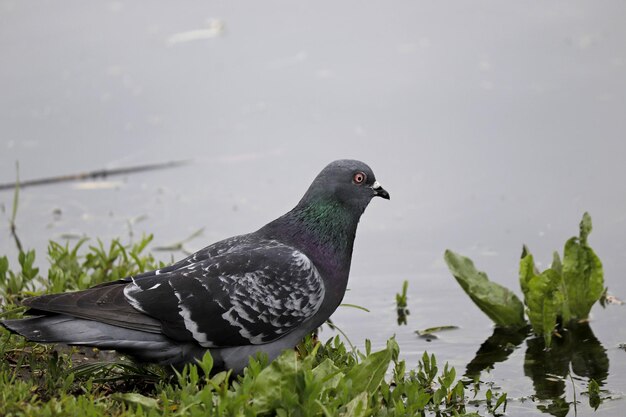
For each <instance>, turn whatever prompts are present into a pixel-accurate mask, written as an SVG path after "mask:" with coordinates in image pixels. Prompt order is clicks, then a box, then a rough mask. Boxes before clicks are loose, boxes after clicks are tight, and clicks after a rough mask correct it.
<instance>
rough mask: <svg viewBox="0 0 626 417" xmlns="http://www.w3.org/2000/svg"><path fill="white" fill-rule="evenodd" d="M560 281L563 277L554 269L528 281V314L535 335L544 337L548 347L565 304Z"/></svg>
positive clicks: (526, 299)
mask: <svg viewBox="0 0 626 417" xmlns="http://www.w3.org/2000/svg"><path fill="white" fill-rule="evenodd" d="M528 256H530V255H528ZM525 259H526V258H525ZM560 280H561V277H560V276H559V275H558V274H557V273H556V272H555V271H554V270H552V269H547V270H545V271H543V272H542V273H541V274H540V275H534V276H532V277H531V278H530V279H528V280H527V288H528V291H527V292H526V294H525V297H524V298H525V301H526V305H527V307H528V308H527V309H526V313H527V314H528V319H529V320H530V324H531V325H532V326H533V330H534V331H535V333H536V334H538V335H542V336H543V337H544V340H545V343H546V346H550V342H551V340H552V331H553V330H554V327H555V326H556V320H557V316H558V315H559V313H560V311H561V306H562V304H563V299H564V298H563V294H562V293H561V291H560V288H559V286H560Z"/></svg>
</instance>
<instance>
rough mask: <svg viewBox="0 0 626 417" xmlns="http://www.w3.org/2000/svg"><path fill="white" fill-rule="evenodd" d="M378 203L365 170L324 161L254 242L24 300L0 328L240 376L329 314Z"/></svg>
mask: <svg viewBox="0 0 626 417" xmlns="http://www.w3.org/2000/svg"><path fill="white" fill-rule="evenodd" d="M376 196H378V197H382V198H384V199H389V193H388V192H387V191H386V190H385V189H384V188H383V187H382V186H381V185H380V183H378V181H376V177H375V176H374V173H373V171H372V170H371V168H370V167H369V166H368V165H366V164H365V163H363V162H360V161H356V160H348V159H344V160H338V161H334V162H331V163H330V164H329V165H327V166H326V167H325V168H324V169H323V170H322V171H321V172H320V173H319V175H318V176H317V177H316V178H315V179H314V180H313V183H312V184H311V185H310V187H309V189H308V190H307V192H306V193H305V194H304V196H303V197H302V199H301V200H300V202H299V203H298V204H297V205H296V206H295V207H294V208H293V209H292V210H291V211H289V212H288V213H286V214H284V215H283V216H281V217H279V218H277V219H276V220H274V221H272V222H270V223H268V224H266V225H265V226H263V227H262V228H260V229H259V230H257V231H256V232H252V233H249V234H245V235H240V236H234V237H231V238H227V239H225V240H222V241H219V242H217V243H214V244H212V245H210V246H207V247H206V248H204V249H201V250H199V251H198V252H196V253H194V254H192V255H191V256H189V257H187V258H185V259H183V260H181V261H179V262H176V263H174V264H172V265H170V266H167V267H164V268H161V269H157V270H154V271H150V272H146V273H142V274H139V275H134V276H129V277H126V278H123V279H119V280H116V281H112V282H107V283H104V284H100V285H97V286H94V287H91V288H89V289H86V290H82V291H76V292H68V293H60V294H50V295H42V296H38V297H32V298H28V299H25V300H24V301H23V305H24V306H26V307H28V309H29V310H28V311H27V314H28V315H30V317H28V318H23V319H13V320H4V321H0V323H1V324H2V325H3V326H4V327H6V328H7V329H9V330H10V331H12V332H15V333H18V334H20V335H22V336H24V337H25V338H26V339H28V340H31V341H34V342H39V343H64V344H68V345H79V346H93V347H97V348H99V349H103V350H116V351H118V352H120V353H122V354H126V355H129V356H131V357H132V358H134V359H136V360H137V361H140V362H150V363H157V364H160V365H171V366H173V367H175V368H179V369H180V368H182V367H183V366H184V365H185V364H187V363H190V362H195V361H196V360H198V359H201V358H202V356H203V355H204V354H205V353H206V352H207V350H208V351H209V352H210V353H211V356H212V357H213V361H214V368H213V369H214V371H216V372H217V371H220V370H232V371H233V372H234V373H241V372H243V369H244V368H245V367H246V365H247V364H248V362H249V358H250V357H254V356H255V355H256V354H257V353H259V352H262V353H264V354H266V355H267V357H268V359H269V360H273V359H275V358H276V357H277V356H278V355H279V354H280V353H281V352H282V351H283V350H285V349H292V348H294V346H296V345H297V344H298V343H299V342H300V341H301V340H302V339H303V338H304V337H305V336H306V335H308V334H310V333H312V332H314V331H315V330H316V329H317V328H318V327H320V326H321V325H322V324H323V323H324V322H325V321H326V320H327V319H328V318H329V317H330V316H331V314H333V312H334V311H335V310H336V309H337V307H338V306H339V304H340V303H341V301H342V299H343V297H344V294H345V291H346V286H347V284H348V275H349V272H350V263H351V259H352V249H353V245H354V238H355V234H356V229H357V224H358V222H359V219H360V217H361V215H362V214H363V211H364V210H365V208H366V207H367V205H368V204H369V202H370V200H371V199H372V198H373V197H376Z"/></svg>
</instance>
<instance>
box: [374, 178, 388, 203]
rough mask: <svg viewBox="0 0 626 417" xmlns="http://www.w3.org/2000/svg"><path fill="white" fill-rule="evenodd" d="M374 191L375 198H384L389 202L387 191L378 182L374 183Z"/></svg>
mask: <svg viewBox="0 0 626 417" xmlns="http://www.w3.org/2000/svg"><path fill="white" fill-rule="evenodd" d="M372 190H374V197H382V198H384V199H385V200H389V193H388V192H387V190H385V189H384V188H383V187H382V185H380V183H379V182H378V181H374V184H372Z"/></svg>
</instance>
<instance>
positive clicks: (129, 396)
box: [112, 392, 159, 409]
mask: <svg viewBox="0 0 626 417" xmlns="http://www.w3.org/2000/svg"><path fill="white" fill-rule="evenodd" d="M112 398H113V399H114V400H117V401H121V402H124V403H126V404H132V405H135V406H141V407H143V408H148V409H150V408H157V407H158V406H159V400H157V399H156V398H150V397H146V396H145V395H142V394H139V393H136V392H127V393H125V394H113V395H112Z"/></svg>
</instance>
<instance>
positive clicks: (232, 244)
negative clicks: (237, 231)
mask: <svg viewBox="0 0 626 417" xmlns="http://www.w3.org/2000/svg"><path fill="white" fill-rule="evenodd" d="M251 241H253V239H251V237H250V235H239V236H233V237H229V238H228V239H224V240H221V241H219V242H216V243H213V244H212V245H209V246H207V247H205V248H203V249H200V250H199V251H197V252H195V253H193V254H192V255H189V256H188V257H186V258H184V259H181V260H180V261H178V262H175V263H173V264H171V265H168V266H165V267H163V268H160V269H155V270H153V271H146V272H143V273H140V274H137V275H133V276H131V277H126V278H122V279H119V280H116V281H110V282H104V283H102V284H98V285H96V286H95V287H93V288H98V287H107V286H110V285H116V284H119V283H130V282H132V281H135V282H136V281H137V280H142V279H144V278H150V277H154V276H156V275H161V274H166V273H168V272H174V271H177V270H179V269H185V268H188V267H192V266H193V265H196V264H198V263H200V262H205V261H209V260H210V259H211V258H214V257H216V256H223V255H226V254H228V253H232V252H237V251H239V250H241V248H242V247H247V246H249V245H250V242H251Z"/></svg>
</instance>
